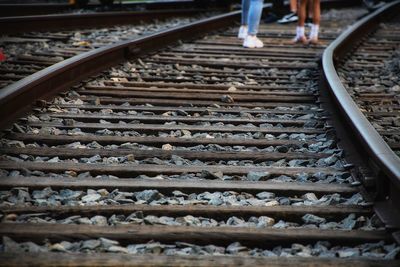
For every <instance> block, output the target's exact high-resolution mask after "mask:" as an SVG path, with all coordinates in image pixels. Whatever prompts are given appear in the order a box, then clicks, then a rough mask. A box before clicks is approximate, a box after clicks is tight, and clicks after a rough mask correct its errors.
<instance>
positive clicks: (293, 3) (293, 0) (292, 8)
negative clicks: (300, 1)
mask: <svg viewBox="0 0 400 267" xmlns="http://www.w3.org/2000/svg"><path fill="white" fill-rule="evenodd" d="M290 11H292V12H293V13H297V0H290Z"/></svg>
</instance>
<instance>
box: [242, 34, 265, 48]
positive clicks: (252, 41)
mask: <svg viewBox="0 0 400 267" xmlns="http://www.w3.org/2000/svg"><path fill="white" fill-rule="evenodd" d="M243 46H244V47H247V48H261V47H263V46H264V44H263V42H261V40H260V39H258V38H257V36H251V35H247V37H246V38H245V39H244V42H243Z"/></svg>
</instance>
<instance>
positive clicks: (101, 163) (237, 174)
mask: <svg viewBox="0 0 400 267" xmlns="http://www.w3.org/2000/svg"><path fill="white" fill-rule="evenodd" d="M398 6H399V4H398V3H397V5H395V4H393V6H391V7H390V8H386V9H382V10H380V11H379V12H388V10H389V9H390V10H396V8H398ZM362 14H363V13H362V11H360V10H357V9H356V10H354V9H350V10H341V11H340V12H334V11H331V12H328V13H327V14H324V17H323V21H324V25H323V26H322V29H323V31H322V33H321V44H320V45H318V46H310V47H308V46H301V45H299V46H293V45H291V44H289V42H290V38H291V37H292V35H293V29H292V28H293V26H282V25H266V26H262V27H261V33H260V37H261V38H262V39H263V40H264V43H265V44H266V46H265V47H264V48H262V49H257V50H248V49H244V48H242V47H241V46H240V42H239V41H238V40H237V39H236V37H235V34H236V31H237V29H236V28H230V29H229V30H226V26H229V25H232V21H235V20H237V18H238V16H239V15H240V14H239V12H233V13H230V14H227V15H221V16H219V17H216V18H212V19H208V20H204V21H202V22H198V23H193V24H191V25H189V26H183V27H178V28H175V29H171V30H168V31H166V32H164V33H161V34H154V35H152V36H147V37H143V38H141V39H139V40H135V41H129V42H125V43H122V44H118V45H115V46H114V47H110V48H108V49H103V50H100V51H97V53H95V52H93V53H92V54H90V55H82V56H80V57H78V58H74V59H71V62H66V63H65V65H64V66H63V68H61V66H59V68H57V73H56V74H54V73H52V72H45V71H44V72H42V73H41V76H40V77H37V80H34V81H33V83H30V84H27V83H23V82H22V81H21V82H19V83H16V84H13V85H12V86H10V87H8V90H6V91H4V92H1V93H2V94H1V95H0V96H1V97H0V114H2V118H4V119H3V120H2V121H1V123H2V126H3V127H5V126H6V125H8V126H10V125H11V126H10V127H9V128H8V129H7V130H4V131H3V132H2V139H1V147H0V151H1V155H2V156H1V157H2V158H1V160H0V169H1V174H0V175H1V178H0V188H1V190H2V191H1V192H0V199H1V201H0V209H1V212H2V215H1V216H2V217H1V220H2V222H1V224H0V235H1V236H3V241H2V250H3V253H0V258H1V259H2V260H1V261H0V262H1V263H0V264H3V265H14V266H16V265H18V266H21V265H23V264H25V265H28V264H29V265H30V266H32V265H39V266H46V265H49V266H52V265H57V264H58V265H60V264H61V265H69V266H78V265H79V266H82V265H86V266H90V265H107V266H115V265H121V264H128V265H131V266H143V265H147V266H160V265H161V266H165V265H201V266H208V265H256V266H265V265H266V264H270V265H272V266H283V265H285V266H288V265H289V266H310V265H317V266H337V265H339V264H347V265H355V266H397V265H398V264H399V262H398V260H395V259H396V255H397V253H398V251H399V250H400V247H399V246H398V245H397V243H396V234H394V235H392V233H393V232H394V230H396V225H395V224H391V223H392V222H393V220H392V221H391V220H385V219H387V218H389V219H390V217H391V216H388V217H385V216H383V217H382V212H381V209H378V215H379V216H377V214H376V213H375V211H376V210H377V209H376V205H375V206H374V203H375V201H376V200H381V199H380V198H382V197H384V196H383V195H382V194H384V192H383V191H379V190H377V189H376V187H374V186H373V184H374V183H377V184H379V182H378V181H379V180H380V179H383V178H382V173H381V174H380V175H379V176H378V175H377V174H375V173H374V171H373V170H370V169H369V168H367V167H368V166H365V165H366V164H365V162H364V163H362V162H361V163H360V162H359V161H360V159H359V158H356V159H355V160H354V161H353V158H354V157H356V156H357V155H358V154H357V153H358V152H357V150H356V149H354V150H353V148H351V146H346V145H347V143H349V142H350V143H352V142H354V140H353V139H349V138H348V137H347V136H346V135H345V134H343V132H344V131H343V130H341V128H343V126H337V125H336V124H335V121H336V120H337V119H338V116H336V112H334V110H333V109H327V107H326V104H327V102H329V101H326V96H325V95H324V94H325V93H324V92H323V91H324V90H322V91H320V88H321V87H322V84H321V83H322V81H321V79H320V78H321V77H320V76H321V71H322V70H321V69H320V68H319V64H318V61H319V59H320V57H321V55H322V53H323V51H324V49H325V48H326V47H327V46H328V45H329V43H330V42H331V41H333V40H335V38H337V36H338V35H339V34H340V32H342V31H343V29H344V28H345V27H346V26H347V25H349V24H350V23H352V22H354V19H355V18H356V17H357V16H359V15H362ZM338 16H340V17H338ZM375 17H376V16H375V15H374V16H373V17H371V18H368V19H372V18H375ZM217 28H221V30H220V31H218V32H215V30H216V29H217ZM210 29H213V30H214V32H212V33H210ZM195 33H196V34H200V35H201V34H204V33H207V35H206V36H203V37H201V38H195V36H194V35H195ZM178 38H179V39H180V40H181V42H180V44H178V45H176V40H177V39H178ZM172 44H175V45H172ZM98 55H100V56H101V57H99V56H98ZM127 59H130V60H129V61H126V60H127ZM324 59H325V58H324ZM73 60H74V61H73ZM108 60H109V61H108ZM72 61H73V63H72ZM71 63H72V64H71ZM99 63H105V64H103V65H101V66H100V64H99ZM117 63H120V64H119V65H116V64H117ZM324 64H325V62H324ZM72 65H73V66H74V68H75V67H78V68H79V69H80V70H81V72H82V73H80V74H79V75H76V76H74V78H72V79H71V77H72V76H71V75H70V73H76V71H75V70H76V69H74V68H73V67H72ZM109 66H113V67H111V68H109ZM100 71H102V72H100ZM83 72H84V73H83ZM94 73H96V75H95V76H90V77H89V78H87V76H88V75H91V74H94ZM325 75H327V74H326V73H325ZM327 76H328V75H327ZM83 78H85V79H83ZM77 82H79V84H76V83H77ZM328 82H329V77H328ZM49 85H51V86H52V89H53V91H52V92H51V94H49V92H48V91H47V89H48V88H49ZM71 85H73V87H72V88H70V86H71ZM331 86H332V87H334V85H331ZM65 89H70V90H68V91H65ZM63 90H64V92H63V93H61V94H58V95H56V96H55V98H52V95H53V96H54V94H56V93H59V92H61V91H63ZM33 93H34V95H32V94H33ZM33 97H34V98H36V99H39V100H38V101H36V102H34V103H32V99H33ZM17 104H18V105H17ZM31 105H33V108H32V111H31V112H30V113H29V114H28V115H27V116H25V117H22V118H20V114H22V113H23V112H25V111H26V109H27V108H29V107H30V106H31ZM3 114H7V115H8V116H7V118H6V117H5V116H3ZM16 118H18V120H16ZM334 126H335V127H334ZM378 165H379V164H378ZM383 173H386V170H384V171H383ZM386 175H387V176H389V178H388V179H391V181H393V180H394V178H393V175H392V176H390V174H386ZM376 192H379V193H380V195H378V198H376ZM389 211H390V212H392V213H393V214H394V213H395V210H394V209H392V210H389ZM393 214H389V215H392V217H394V215H393ZM382 220H383V222H382ZM37 252H40V253H37ZM66 252H68V253H66ZM84 252H86V253H87V254H85V253H84ZM95 252H96V253H95ZM149 255H151V256H150V257H149Z"/></svg>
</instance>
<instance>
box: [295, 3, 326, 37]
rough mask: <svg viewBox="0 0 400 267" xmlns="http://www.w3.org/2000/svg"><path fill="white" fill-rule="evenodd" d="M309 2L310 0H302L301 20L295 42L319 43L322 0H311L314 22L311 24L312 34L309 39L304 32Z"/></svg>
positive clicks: (299, 11) (299, 9)
mask: <svg viewBox="0 0 400 267" xmlns="http://www.w3.org/2000/svg"><path fill="white" fill-rule="evenodd" d="M307 2H309V1H308V0H300V5H299V7H298V11H297V12H298V14H299V22H298V25H297V28H296V37H295V38H294V42H299V43H303V44H306V43H312V44H317V43H318V31H319V23H320V20H321V4H320V0H311V2H312V3H311V4H312V14H313V24H312V25H311V30H310V36H309V39H308V40H307V38H306V36H305V33H304V24H305V21H306V17H307V11H306V9H307Z"/></svg>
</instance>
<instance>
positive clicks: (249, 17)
mask: <svg viewBox="0 0 400 267" xmlns="http://www.w3.org/2000/svg"><path fill="white" fill-rule="evenodd" d="M263 4H264V0H242V26H241V27H240V29H239V35H238V37H239V38H241V39H244V41H243V46H244V47H248V48H259V47H263V46H264V44H263V43H262V42H261V40H260V39H258V38H257V32H258V26H259V25H260V19H261V13H262V9H263Z"/></svg>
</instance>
